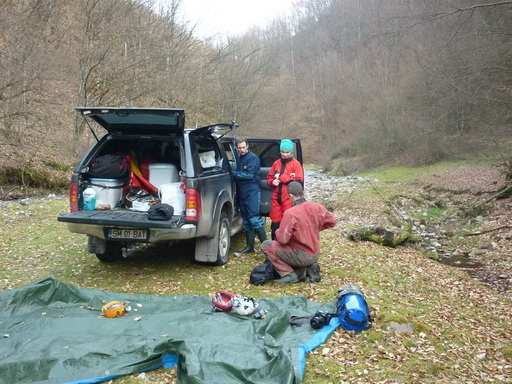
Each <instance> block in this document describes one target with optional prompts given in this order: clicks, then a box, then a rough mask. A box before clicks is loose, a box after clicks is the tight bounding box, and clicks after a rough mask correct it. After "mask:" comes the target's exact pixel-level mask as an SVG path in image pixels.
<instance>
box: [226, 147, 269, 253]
mask: <svg viewBox="0 0 512 384" xmlns="http://www.w3.org/2000/svg"><path fill="white" fill-rule="evenodd" d="M236 147H237V150H238V154H239V156H240V158H239V161H238V164H237V167H236V171H234V172H233V176H234V177H235V180H236V184H237V187H238V201H239V204H240V212H241V213H242V219H243V228H244V232H245V240H246V245H245V248H243V249H242V250H241V251H240V252H239V254H242V255H243V254H247V253H252V252H254V240H255V238H256V235H258V238H259V239H260V241H261V242H263V241H265V240H266V239H267V235H266V234H265V221H264V220H263V218H262V217H261V216H260V193H261V192H260V183H259V177H258V173H259V171H260V159H259V157H258V156H256V155H255V154H254V153H252V152H250V151H249V145H248V144H247V140H246V139H238V140H237V143H236Z"/></svg>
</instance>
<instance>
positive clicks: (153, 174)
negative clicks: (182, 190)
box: [149, 163, 179, 188]
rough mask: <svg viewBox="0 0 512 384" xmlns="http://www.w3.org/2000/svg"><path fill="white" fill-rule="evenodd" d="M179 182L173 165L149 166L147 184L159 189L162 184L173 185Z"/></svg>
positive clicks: (156, 164)
mask: <svg viewBox="0 0 512 384" xmlns="http://www.w3.org/2000/svg"><path fill="white" fill-rule="evenodd" d="M178 180H179V178H178V170H177V169H176V166H175V165H174V164H167V163H153V164H149V182H150V183H151V184H153V185H154V186H155V187H157V188H160V186H161V185H163V184H169V183H175V182H177V181H178Z"/></svg>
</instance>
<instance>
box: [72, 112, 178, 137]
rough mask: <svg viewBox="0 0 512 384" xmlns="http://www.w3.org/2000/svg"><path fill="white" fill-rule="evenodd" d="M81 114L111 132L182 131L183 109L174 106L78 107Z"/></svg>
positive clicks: (166, 132) (161, 132)
mask: <svg viewBox="0 0 512 384" xmlns="http://www.w3.org/2000/svg"><path fill="white" fill-rule="evenodd" d="M76 110H77V111H78V112H80V113H81V114H82V116H84V117H86V118H90V119H92V120H94V121H95V122H96V123H98V124H99V125H101V126H102V127H103V128H105V129H106V130H107V131H108V132H110V133H113V134H128V135H130V134H159V135H165V134H169V133H174V134H176V133H183V130H184V129H185V111H184V110H183V109H175V108H120V107H119V108H118V107H94V108H87V107H79V108H76Z"/></svg>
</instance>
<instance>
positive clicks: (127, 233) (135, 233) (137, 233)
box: [108, 228, 148, 240]
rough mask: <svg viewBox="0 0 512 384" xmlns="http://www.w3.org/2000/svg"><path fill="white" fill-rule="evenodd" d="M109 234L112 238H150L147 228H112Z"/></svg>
mask: <svg viewBox="0 0 512 384" xmlns="http://www.w3.org/2000/svg"><path fill="white" fill-rule="evenodd" d="M108 235H109V238H111V239H128V240H146V239H147V238H148V232H147V230H146V229H122V228H112V229H110V230H109V232H108Z"/></svg>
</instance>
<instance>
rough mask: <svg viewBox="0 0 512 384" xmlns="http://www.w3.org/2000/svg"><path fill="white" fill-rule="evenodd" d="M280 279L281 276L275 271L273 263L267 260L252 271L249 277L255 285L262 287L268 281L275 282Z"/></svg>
mask: <svg viewBox="0 0 512 384" xmlns="http://www.w3.org/2000/svg"><path fill="white" fill-rule="evenodd" d="M278 278H279V274H278V273H277V271H276V270H275V269H274V266H273V265H272V263H271V262H270V261H269V260H267V261H265V262H264V263H263V264H260V265H257V266H256V267H254V269H253V270H252V271H251V275H250V277H249V281H250V283H251V284H254V285H262V284H265V283H266V282H267V281H270V280H275V279H278Z"/></svg>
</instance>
